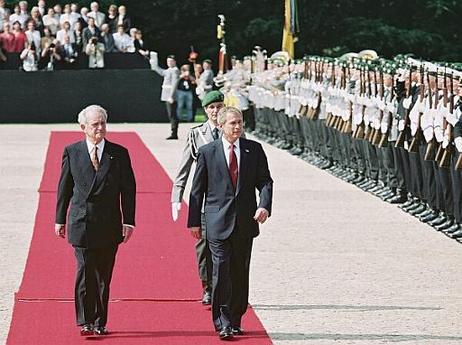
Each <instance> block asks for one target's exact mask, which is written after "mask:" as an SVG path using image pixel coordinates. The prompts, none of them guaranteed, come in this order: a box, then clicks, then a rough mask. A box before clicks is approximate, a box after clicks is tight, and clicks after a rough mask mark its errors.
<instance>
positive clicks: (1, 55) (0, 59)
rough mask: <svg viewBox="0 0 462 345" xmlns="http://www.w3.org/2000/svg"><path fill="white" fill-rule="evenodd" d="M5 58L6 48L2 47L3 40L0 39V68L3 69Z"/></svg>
mask: <svg viewBox="0 0 462 345" xmlns="http://www.w3.org/2000/svg"><path fill="white" fill-rule="evenodd" d="M8 24H9V23H8ZM6 60H7V57H6V50H5V49H4V48H3V41H2V40H0V70H1V69H3V65H4V64H5V62H6Z"/></svg>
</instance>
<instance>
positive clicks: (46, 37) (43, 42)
mask: <svg viewBox="0 0 462 345" xmlns="http://www.w3.org/2000/svg"><path fill="white" fill-rule="evenodd" d="M53 41H54V37H52V36H51V31H50V29H49V28H48V27H45V29H44V30H43V36H42V38H41V39H40V49H41V50H42V51H43V50H45V49H46V48H48V47H49V46H50V44H51V43H53Z"/></svg>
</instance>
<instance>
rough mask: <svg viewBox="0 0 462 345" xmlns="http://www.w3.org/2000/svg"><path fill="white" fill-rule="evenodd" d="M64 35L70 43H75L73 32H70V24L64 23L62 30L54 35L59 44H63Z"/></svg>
mask: <svg viewBox="0 0 462 345" xmlns="http://www.w3.org/2000/svg"><path fill="white" fill-rule="evenodd" d="M64 35H68V36H69V38H70V39H71V43H75V36H74V31H72V29H71V24H70V23H69V22H64V23H63V26H62V29H61V30H59V31H58V32H57V33H56V39H57V40H58V42H59V44H62V42H64Z"/></svg>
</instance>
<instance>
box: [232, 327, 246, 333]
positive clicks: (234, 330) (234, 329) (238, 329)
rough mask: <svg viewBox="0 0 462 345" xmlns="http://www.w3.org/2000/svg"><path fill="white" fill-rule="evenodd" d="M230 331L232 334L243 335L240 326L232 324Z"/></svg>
mask: <svg viewBox="0 0 462 345" xmlns="http://www.w3.org/2000/svg"><path fill="white" fill-rule="evenodd" d="M232 331H233V334H234V335H244V330H243V329H242V328H241V327H240V326H233V327H232Z"/></svg>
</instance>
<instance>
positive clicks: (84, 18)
mask: <svg viewBox="0 0 462 345" xmlns="http://www.w3.org/2000/svg"><path fill="white" fill-rule="evenodd" d="M79 22H80V23H81V24H82V28H83V29H85V28H86V27H87V26H88V8H86V7H82V8H81V9H80V18H79Z"/></svg>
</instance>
